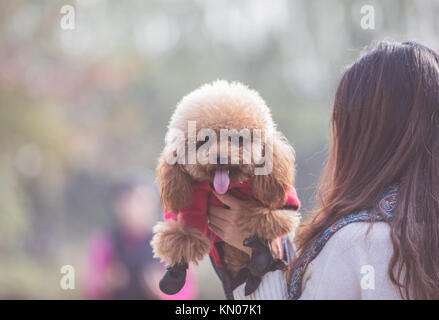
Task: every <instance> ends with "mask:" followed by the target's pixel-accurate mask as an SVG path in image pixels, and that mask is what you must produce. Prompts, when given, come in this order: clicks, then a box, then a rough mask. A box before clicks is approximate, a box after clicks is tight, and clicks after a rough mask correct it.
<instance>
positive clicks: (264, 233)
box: [237, 207, 300, 240]
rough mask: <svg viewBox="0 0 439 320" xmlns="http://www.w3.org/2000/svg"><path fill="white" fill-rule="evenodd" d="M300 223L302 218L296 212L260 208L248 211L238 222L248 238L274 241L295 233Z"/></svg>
mask: <svg viewBox="0 0 439 320" xmlns="http://www.w3.org/2000/svg"><path fill="white" fill-rule="evenodd" d="M299 223H300V216H299V214H298V213H297V212H296V211H294V210H285V209H278V210H273V209H268V208H263V207H258V208H254V209H250V210H246V211H245V212H244V214H242V215H241V216H240V217H239V219H238V221H237V224H238V227H239V228H240V230H241V232H242V233H243V234H244V235H245V236H246V237H252V236H257V237H258V238H260V239H266V240H274V239H276V238H278V237H280V236H284V235H287V234H291V233H294V231H295V230H296V229H297V227H298V226H299Z"/></svg>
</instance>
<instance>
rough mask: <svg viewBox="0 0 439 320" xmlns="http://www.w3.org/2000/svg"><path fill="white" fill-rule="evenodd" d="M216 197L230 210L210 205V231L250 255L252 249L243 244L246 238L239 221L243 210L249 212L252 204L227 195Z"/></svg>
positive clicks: (217, 195)
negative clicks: (239, 226)
mask: <svg viewBox="0 0 439 320" xmlns="http://www.w3.org/2000/svg"><path fill="white" fill-rule="evenodd" d="M215 196H216V197H217V198H218V199H219V200H220V201H221V202H222V203H224V204H225V205H227V206H228V207H229V208H230V209H226V208H221V207H217V206H212V205H210V206H209V207H208V209H207V214H208V217H209V229H210V230H212V231H213V232H214V233H215V234H216V235H217V236H218V237H220V238H221V239H223V240H224V241H225V242H227V243H228V244H230V245H231V246H234V247H235V248H237V249H239V250H241V251H244V252H245V253H247V254H248V255H250V254H251V248H248V247H245V246H244V245H243V244H242V243H243V241H244V239H245V236H244V235H243V234H242V232H241V231H240V230H239V228H238V224H237V219H238V217H239V216H241V215H242V211H243V210H249V208H250V207H251V202H248V201H242V200H239V199H237V198H235V197H234V196H232V195H230V194H227V193H226V194H217V193H215Z"/></svg>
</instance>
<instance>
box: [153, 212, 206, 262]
mask: <svg viewBox="0 0 439 320" xmlns="http://www.w3.org/2000/svg"><path fill="white" fill-rule="evenodd" d="M153 231H154V233H155V234H154V237H153V238H152V241H151V245H152V246H153V248H155V251H154V258H160V259H161V261H162V262H164V263H165V264H166V265H171V266H172V265H175V264H178V263H182V262H187V261H191V262H194V263H195V264H197V263H198V262H199V261H201V260H202V259H203V257H204V255H206V254H207V253H209V250H210V241H209V239H207V238H206V237H205V236H204V235H203V234H202V233H201V231H199V230H197V229H194V228H190V227H185V226H184V225H183V224H182V223H181V221H175V220H168V221H166V222H159V223H158V224H156V225H155V226H154V229H153Z"/></svg>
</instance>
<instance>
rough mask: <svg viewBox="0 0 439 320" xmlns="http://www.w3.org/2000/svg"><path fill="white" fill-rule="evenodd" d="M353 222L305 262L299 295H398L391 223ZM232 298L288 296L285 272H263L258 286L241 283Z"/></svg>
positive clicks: (369, 296)
mask: <svg viewBox="0 0 439 320" xmlns="http://www.w3.org/2000/svg"><path fill="white" fill-rule="evenodd" d="M369 227H370V223H368V222H355V223H351V224H349V225H347V226H345V227H343V228H342V229H340V230H339V231H337V232H336V233H335V234H334V235H333V236H332V237H331V238H330V239H329V240H328V242H327V243H326V245H325V246H324V247H323V249H322V251H321V252H320V253H319V255H318V256H317V257H316V258H315V259H314V260H313V261H312V262H311V263H310V264H309V265H308V268H307V269H306V272H305V275H304V278H303V281H302V295H301V297H300V299H306V300H308V299H356V300H357V299H401V296H400V294H399V292H398V289H397V287H396V286H395V285H394V284H392V282H391V281H390V279H389V276H388V266H389V262H390V258H391V256H392V252H393V249H392V243H391V240H390V227H389V226H388V225H387V223H385V222H376V223H375V224H374V225H373V226H372V228H371V229H370V230H369V232H368V229H369ZM233 295H234V297H235V299H266V300H271V299H276V300H281V299H289V297H288V288H287V279H286V274H285V273H284V272H282V271H275V272H270V273H268V274H266V275H265V276H264V277H263V279H262V282H261V284H260V286H259V288H258V289H257V290H256V291H255V292H254V293H253V294H251V295H249V296H247V297H246V296H245V295H244V285H241V286H240V287H238V288H236V289H235V290H234V292H233Z"/></svg>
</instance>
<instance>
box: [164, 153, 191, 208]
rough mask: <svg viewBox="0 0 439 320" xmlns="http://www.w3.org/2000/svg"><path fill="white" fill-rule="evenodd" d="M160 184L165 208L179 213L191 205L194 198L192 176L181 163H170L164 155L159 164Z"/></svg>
mask: <svg viewBox="0 0 439 320" xmlns="http://www.w3.org/2000/svg"><path fill="white" fill-rule="evenodd" d="M157 177H158V182H159V186H160V202H161V203H162V206H163V207H164V209H165V210H167V211H169V212H173V213H178V211H179V210H181V209H183V208H185V207H187V206H188V205H190V202H191V200H192V199H191V198H192V186H191V178H190V177H189V175H188V174H187V173H186V172H185V171H184V170H183V168H182V167H181V165H180V164H178V163H175V164H169V163H168V162H167V161H166V156H165V155H162V156H161V157H160V160H159V165H158V166H157Z"/></svg>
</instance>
